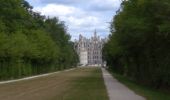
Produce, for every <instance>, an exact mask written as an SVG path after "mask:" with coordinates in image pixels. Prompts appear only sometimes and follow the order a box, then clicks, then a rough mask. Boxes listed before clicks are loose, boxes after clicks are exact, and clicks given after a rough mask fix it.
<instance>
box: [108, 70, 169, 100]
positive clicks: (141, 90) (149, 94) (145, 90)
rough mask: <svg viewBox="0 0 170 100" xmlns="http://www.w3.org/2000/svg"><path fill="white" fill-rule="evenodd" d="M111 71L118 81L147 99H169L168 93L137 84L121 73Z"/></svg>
mask: <svg viewBox="0 0 170 100" xmlns="http://www.w3.org/2000/svg"><path fill="white" fill-rule="evenodd" d="M111 73H112V75H113V76H114V77H115V78H116V79H117V80H118V81H120V82H121V83H123V84H125V85H126V86H127V87H129V88H130V89H131V90H133V91H134V92H135V93H137V94H139V95H141V96H143V97H145V98H146V99H147V100H170V95H169V94H168V93H164V92H161V91H158V90H156V89H152V88H150V87H146V86H142V85H139V84H137V83H135V82H133V81H131V80H129V79H127V78H126V77H124V76H122V75H119V74H115V73H113V72H111Z"/></svg>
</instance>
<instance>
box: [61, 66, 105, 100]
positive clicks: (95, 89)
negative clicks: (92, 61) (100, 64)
mask: <svg viewBox="0 0 170 100" xmlns="http://www.w3.org/2000/svg"><path fill="white" fill-rule="evenodd" d="M73 76H75V79H74V81H72V87H71V88H70V90H69V91H67V93H66V94H65V96H64V98H63V99H64V100H108V96H107V91H106V88H105V85H104V81H103V78H102V72H101V69H100V68H80V69H78V70H76V72H74V75H73Z"/></svg>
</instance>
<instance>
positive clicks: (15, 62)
mask: <svg viewBox="0 0 170 100" xmlns="http://www.w3.org/2000/svg"><path fill="white" fill-rule="evenodd" d="M0 8H1V9H0V13H1V14H0V80H5V79H9V78H11V79H13V78H20V77H23V76H28V75H33V74H41V73H46V72H50V71H56V70H59V69H64V68H70V67H73V66H75V65H76V64H77V62H78V60H77V59H78V56H77V55H76V53H75V51H74V49H73V45H72V44H71V43H70V36H69V35H68V34H67V29H66V27H65V25H64V23H63V22H61V21H59V20H58V18H45V16H42V15H40V14H39V13H37V12H33V11H32V6H31V5H29V3H28V2H26V1H24V0H1V1H0Z"/></svg>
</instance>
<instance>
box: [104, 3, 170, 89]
mask: <svg viewBox="0 0 170 100" xmlns="http://www.w3.org/2000/svg"><path fill="white" fill-rule="evenodd" d="M169 16H170V1H169V0H161V1H160V0H126V1H123V2H122V4H121V8H120V11H119V12H118V13H117V15H116V16H115V17H114V19H113V21H112V23H111V32H112V35H111V36H110V40H109V41H108V43H106V45H105V47H104V50H103V54H104V57H105V59H106V60H107V62H108V65H109V66H110V67H111V68H112V69H115V70H116V71H117V72H119V73H122V74H124V75H127V76H128V77H130V78H131V79H133V80H136V81H138V82H140V83H142V84H146V85H152V86H153V87H155V88H167V87H170V78H168V76H170V73H169V72H170V67H168V66H170V62H169V60H170V53H169V51H170V41H169V39H170V34H169V33H170V30H169V29H170V27H169V26H170V23H169V22H170V19H169Z"/></svg>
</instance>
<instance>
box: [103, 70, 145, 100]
mask: <svg viewBox="0 0 170 100" xmlns="http://www.w3.org/2000/svg"><path fill="white" fill-rule="evenodd" d="M102 72H103V78H104V81H105V85H106V88H107V91H108V95H109V98H110V100H146V99H145V98H143V97H142V96H139V95H137V94H135V93H134V92H133V91H132V90H130V89H128V88H127V87H126V86H125V85H123V84H121V83H120V82H118V81H117V80H116V79H115V78H114V77H112V75H111V74H109V72H108V71H107V70H105V69H104V68H102Z"/></svg>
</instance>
